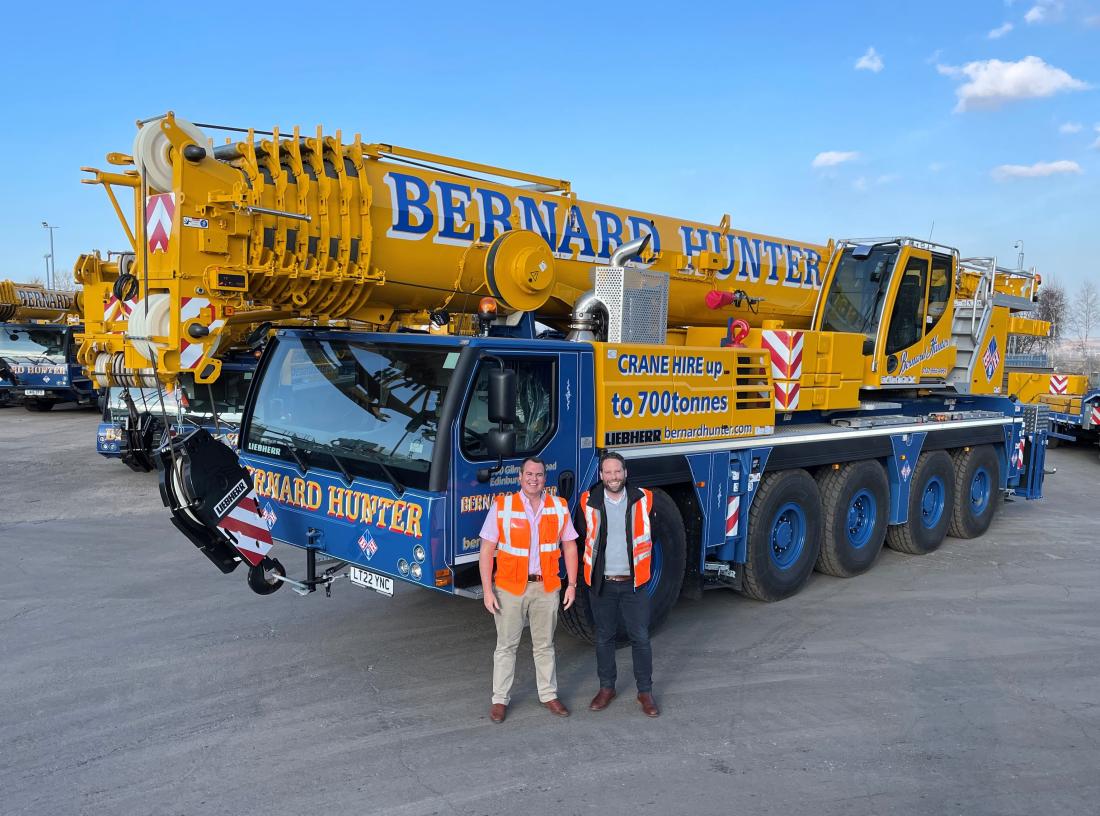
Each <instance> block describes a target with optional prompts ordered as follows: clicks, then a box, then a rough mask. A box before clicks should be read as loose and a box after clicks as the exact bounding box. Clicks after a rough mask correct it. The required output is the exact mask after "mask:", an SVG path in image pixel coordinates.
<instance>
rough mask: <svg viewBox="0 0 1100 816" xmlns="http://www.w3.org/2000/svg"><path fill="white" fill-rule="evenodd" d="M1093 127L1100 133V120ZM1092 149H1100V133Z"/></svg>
mask: <svg viewBox="0 0 1100 816" xmlns="http://www.w3.org/2000/svg"><path fill="white" fill-rule="evenodd" d="M1092 129H1093V130H1095V131H1096V132H1097V134H1100V122H1098V123H1097V124H1095V125H1093V128H1092ZM1092 149H1093V150H1100V135H1098V136H1097V137H1096V141H1095V142H1093V143H1092Z"/></svg>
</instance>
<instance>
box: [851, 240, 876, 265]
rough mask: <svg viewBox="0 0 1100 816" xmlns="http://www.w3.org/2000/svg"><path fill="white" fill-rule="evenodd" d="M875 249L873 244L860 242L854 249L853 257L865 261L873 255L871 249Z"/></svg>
mask: <svg viewBox="0 0 1100 816" xmlns="http://www.w3.org/2000/svg"><path fill="white" fill-rule="evenodd" d="M872 249H874V246H873V245H872V244H860V245H859V246H857V247H854V248H853V249H852V257H853V258H855V259H856V260H857V261H863V260H866V259H867V258H869V257H871V250H872Z"/></svg>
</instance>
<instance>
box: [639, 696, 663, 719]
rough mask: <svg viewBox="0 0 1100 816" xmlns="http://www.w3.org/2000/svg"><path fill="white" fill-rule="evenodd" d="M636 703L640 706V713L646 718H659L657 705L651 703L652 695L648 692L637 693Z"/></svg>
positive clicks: (659, 712) (659, 713)
mask: <svg viewBox="0 0 1100 816" xmlns="http://www.w3.org/2000/svg"><path fill="white" fill-rule="evenodd" d="M638 702H639V703H641V705H642V711H643V712H644V713H645V715H646V716H647V717H660V716H661V711H660V709H658V708H657V703H655V702H654V701H653V695H652V694H650V693H649V692H648V691H640V692H638Z"/></svg>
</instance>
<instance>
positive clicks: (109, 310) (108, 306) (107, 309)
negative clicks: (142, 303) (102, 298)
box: [103, 295, 137, 320]
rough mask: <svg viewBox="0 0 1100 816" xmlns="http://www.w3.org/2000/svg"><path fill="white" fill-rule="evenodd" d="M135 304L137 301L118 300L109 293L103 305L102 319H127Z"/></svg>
mask: <svg viewBox="0 0 1100 816" xmlns="http://www.w3.org/2000/svg"><path fill="white" fill-rule="evenodd" d="M136 305H137V301H134V300H119V299H118V298H116V297H115V296H114V295H111V296H110V297H109V298H107V302H106V303H105V304H104V306H103V319H104V320H128V319H129V318H130V312H132V311H133V310H134V307H135V306H136Z"/></svg>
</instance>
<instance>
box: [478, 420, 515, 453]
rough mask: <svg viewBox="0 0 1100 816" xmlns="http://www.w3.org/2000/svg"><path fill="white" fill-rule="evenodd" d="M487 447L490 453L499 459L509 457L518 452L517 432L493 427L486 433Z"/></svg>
mask: <svg viewBox="0 0 1100 816" xmlns="http://www.w3.org/2000/svg"><path fill="white" fill-rule="evenodd" d="M485 447H486V448H488V449H489V455H490V456H495V457H496V458H497V459H498V460H499V459H509V458H511V457H512V456H514V455H515V453H516V432H515V431H512V430H508V431H503V430H498V429H497V428H493V429H492V430H491V431H489V432H488V433H486V434H485Z"/></svg>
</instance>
